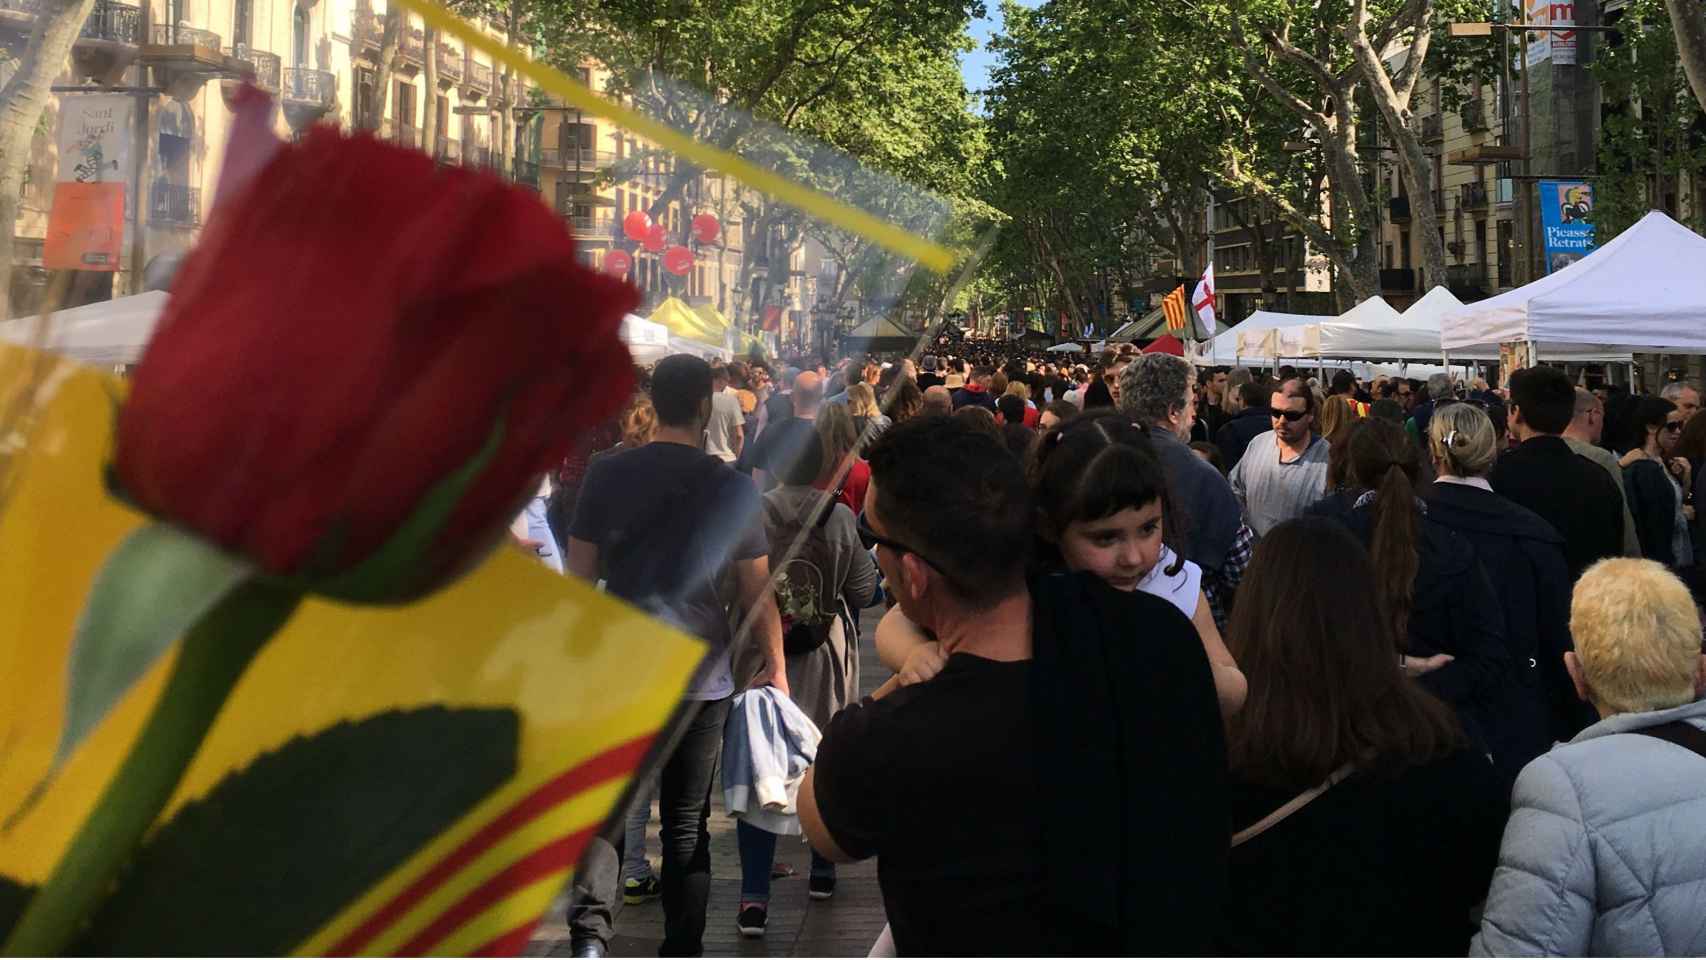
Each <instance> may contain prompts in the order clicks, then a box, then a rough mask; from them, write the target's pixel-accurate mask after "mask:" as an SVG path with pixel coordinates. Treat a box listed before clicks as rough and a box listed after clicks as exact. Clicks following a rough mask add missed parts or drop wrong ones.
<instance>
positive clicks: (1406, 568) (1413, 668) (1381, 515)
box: [1336, 419, 1515, 751]
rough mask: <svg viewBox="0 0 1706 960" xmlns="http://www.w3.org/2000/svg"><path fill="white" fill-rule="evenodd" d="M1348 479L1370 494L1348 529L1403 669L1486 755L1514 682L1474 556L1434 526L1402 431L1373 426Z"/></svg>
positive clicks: (1355, 448) (1381, 423) (1354, 451)
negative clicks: (1368, 567) (1370, 572)
mask: <svg viewBox="0 0 1706 960" xmlns="http://www.w3.org/2000/svg"><path fill="white" fill-rule="evenodd" d="M1350 458H1351V463H1350V476H1351V482H1352V483H1354V484H1355V485H1356V486H1357V487H1358V488H1359V489H1361V490H1362V491H1363V492H1362V493H1360V494H1358V495H1357V497H1356V500H1355V502H1354V504H1353V506H1352V508H1351V511H1350V512H1349V513H1348V514H1344V515H1342V516H1340V517H1338V518H1336V519H1338V520H1339V521H1340V522H1341V523H1343V524H1344V525H1345V526H1346V527H1347V528H1348V529H1349V530H1350V531H1351V533H1352V534H1354V535H1355V536H1356V537H1357V539H1358V540H1360V541H1362V543H1363V546H1364V547H1366V548H1367V549H1368V552H1369V554H1370V556H1371V557H1372V558H1373V562H1374V581H1375V589H1376V592H1377V594H1378V596H1379V599H1380V608H1381V612H1382V616H1383V617H1384V618H1385V620H1384V623H1385V626H1386V632H1387V635H1388V636H1390V637H1392V638H1393V641H1394V646H1393V650H1392V653H1393V655H1394V657H1393V658H1394V660H1396V661H1397V662H1398V664H1399V666H1400V668H1401V669H1403V670H1404V671H1405V672H1406V673H1407V674H1409V675H1410V676H1413V677H1417V678H1420V681H1421V683H1422V685H1423V686H1424V687H1426V688H1427V689H1428V690H1430V691H1432V692H1433V693H1435V694H1436V695H1438V696H1439V698H1440V699H1442V700H1444V701H1445V702H1446V703H1449V704H1451V705H1452V706H1453V707H1455V708H1456V709H1457V715H1458V720H1459V721H1461V722H1462V724H1463V726H1464V729H1465V730H1466V731H1467V732H1468V734H1469V736H1470V739H1471V740H1472V741H1473V742H1474V743H1476V744H1477V746H1479V747H1481V748H1482V749H1483V751H1485V750H1486V749H1487V748H1488V747H1489V745H1490V744H1492V743H1497V742H1500V741H1501V739H1502V738H1500V737H1499V736H1498V735H1497V733H1496V731H1493V732H1491V734H1490V731H1489V728H1490V727H1496V726H1497V725H1498V724H1499V723H1500V721H1501V719H1502V717H1501V713H1502V711H1501V709H1500V704H1501V702H1502V700H1503V697H1504V689H1503V687H1504V685H1506V684H1509V683H1512V682H1515V681H1514V679H1513V677H1512V675H1511V670H1510V661H1509V658H1508V656H1507V654H1506V652H1505V645H1504V617H1503V615H1502V614H1501V612H1500V610H1499V603H1498V599H1497V597H1496V596H1494V594H1493V590H1492V586H1491V583H1490V581H1489V579H1488V577H1487V575H1486V572H1485V571H1483V570H1482V569H1481V564H1480V560H1479V558H1478V557H1477V556H1476V553H1475V548H1474V546H1473V545H1472V544H1470V542H1469V541H1468V540H1465V539H1464V538H1463V537H1461V536H1459V535H1458V534H1457V533H1455V532H1454V531H1452V530H1450V529H1449V528H1447V527H1445V526H1443V525H1441V524H1439V523H1434V522H1431V521H1429V520H1428V519H1427V514H1426V509H1427V508H1426V506H1425V505H1423V504H1422V502H1421V501H1420V500H1418V499H1417V495H1418V493H1419V489H1418V488H1419V484H1420V474H1421V468H1420V465H1419V464H1418V463H1417V450H1416V445H1415V444H1414V443H1411V442H1410V438H1409V436H1408V435H1406V434H1405V432H1404V430H1403V428H1401V427H1399V426H1397V425H1396V424H1393V423H1388V422H1387V421H1385V420H1374V419H1370V420H1368V421H1367V422H1366V423H1365V425H1364V426H1362V427H1361V428H1359V429H1358V430H1357V431H1356V434H1355V435H1354V436H1353V437H1352V438H1351V441H1350Z"/></svg>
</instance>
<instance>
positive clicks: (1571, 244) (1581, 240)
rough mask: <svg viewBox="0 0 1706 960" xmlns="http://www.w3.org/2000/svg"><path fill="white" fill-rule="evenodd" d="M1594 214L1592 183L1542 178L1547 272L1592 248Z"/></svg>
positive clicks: (1587, 252) (1585, 253)
mask: <svg viewBox="0 0 1706 960" xmlns="http://www.w3.org/2000/svg"><path fill="white" fill-rule="evenodd" d="M1592 215H1593V184H1591V183H1584V182H1582V181H1580V180H1542V181H1540V225H1541V227H1542V229H1543V230H1544V232H1545V250H1546V272H1547V273H1556V272H1557V271H1559V270H1561V269H1563V268H1564V267H1567V266H1569V265H1570V264H1572V263H1575V262H1576V261H1577V260H1580V259H1581V258H1583V257H1585V256H1587V255H1588V254H1590V253H1592V252H1593V249H1594V242H1593V224H1592V223H1591V222H1590V221H1589V218H1590V217H1591V216H1592Z"/></svg>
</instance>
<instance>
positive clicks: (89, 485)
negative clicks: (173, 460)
mask: <svg viewBox="0 0 1706 960" xmlns="http://www.w3.org/2000/svg"><path fill="white" fill-rule="evenodd" d="M123 389H124V387H123V384H122V382H120V381H118V380H116V379H114V378H111V377H108V376H105V375H103V374H101V373H99V372H97V371H94V370H91V369H89V368H85V367H81V366H77V365H75V364H72V363H69V362H67V361H64V360H61V359H58V358H55V357H51V356H50V355H47V354H42V353H37V352H35V351H31V350H26V349H23V348H15V347H7V346H0V419H3V420H4V422H3V423H0V438H4V441H5V442H3V443H0V744H3V745H4V746H3V747H0V935H3V934H4V933H5V931H6V930H8V929H9V928H10V926H11V924H12V923H14V922H15V921H16V919H17V913H18V912H19V911H21V909H22V906H23V904H24V903H25V902H27V901H28V899H29V897H30V896H31V895H32V894H33V893H34V891H35V889H36V888H37V887H39V886H40V885H41V884H42V883H43V882H44V881H45V880H46V878H47V876H48V875H49V873H50V872H51V870H52V869H53V867H54V865H55V864H56V863H57V862H58V860H59V858H60V856H61V855H62V853H63V851H64V850H65V848H66V846H67V844H68V843H69V842H70V840H71V838H72V836H73V835H74V833H75V831H76V830H77V829H78V827H79V826H80V825H81V824H82V822H83V820H84V819H85V818H86V817H87V816H88V814H89V812H90V810H91V809H93V807H94V805H95V802H96V799H97V798H98V796H99V795H100V793H101V791H102V788H103V787H104V786H105V784H106V783H107V782H108V781H109V780H110V779H111V778H112V776H113V774H114V772H115V771H116V770H117V769H118V766H119V764H120V763H121V762H122V761H123V760H124V758H125V757H126V755H127V754H128V752H129V750H130V748H131V745H132V743H133V741H134V740H135V738H136V736H137V733H138V731H139V730H140V729H141V726H142V722H143V720H144V719H145V717H146V716H147V714H148V713H149V711H150V710H151V709H152V708H153V707H154V705H155V703H156V701H157V700H158V699H159V698H160V696H161V692H162V688H163V687H164V686H165V682H166V679H167V677H168V675H169V673H170V670H171V666H172V661H173V660H174V659H175V658H176V653H175V650H174V652H171V653H168V654H167V655H166V656H165V657H162V658H161V662H159V663H157V664H155V665H154V667H153V668H152V669H150V670H149V671H148V672H147V673H146V674H145V675H144V677H143V679H142V680H141V681H140V682H139V683H137V684H136V685H135V686H134V687H132V688H131V689H130V690H129V691H128V693H126V694H125V695H124V697H123V698H122V699H121V700H119V702H118V704H117V705H116V706H115V707H114V708H113V709H112V710H111V712H110V713H108V714H107V716H106V717H105V719H104V720H103V721H102V722H101V723H100V724H99V725H98V726H97V727H95V728H94V730H93V732H91V733H90V734H89V736H88V737H87V738H86V739H84V740H83V741H82V742H81V743H80V744H79V745H78V746H77V748H76V750H75V751H74V752H73V753H72V754H71V755H70V757H69V758H68V759H66V760H65V761H64V764H63V766H62V767H61V768H60V769H59V770H58V772H57V773H56V774H55V775H54V776H53V777H51V778H48V779H47V780H46V782H47V783H48V786H47V787H46V790H45V793H43V794H42V795H41V796H40V798H39V802H35V803H27V802H26V799H27V798H29V797H30V795H31V791H32V788H34V787H36V786H38V785H40V784H41V783H42V782H43V781H44V774H46V773H47V771H49V770H50V769H51V768H52V763H53V758H54V753H55V748H56V746H57V743H58V740H59V736H60V731H61V728H62V726H63V724H64V720H65V706H66V688H67V673H68V670H67V661H68V656H69V651H70V649H71V642H72V636H73V630H74V628H75V625H76V622H77V619H78V617H79V616H81V614H82V609H83V605H84V600H85V598H86V597H87V596H88V594H89V587H90V583H91V582H92V580H93V578H94V577H95V575H96V572H97V571H98V570H99V569H100V568H101V566H102V563H103V561H104V560H105V558H106V557H107V555H108V554H109V553H110V552H111V551H112V550H113V548H114V547H115V546H117V545H118V544H119V543H120V542H121V541H122V540H124V538H125V537H126V536H128V535H129V534H130V533H131V532H132V531H133V530H135V529H137V528H138V527H139V526H141V525H142V524H144V523H145V522H147V518H146V517H144V516H143V515H142V514H140V513H137V512H136V511H134V510H132V509H131V508H130V507H128V506H127V505H125V504H124V503H123V502H121V501H120V500H118V499H117V498H115V497H114V496H113V495H112V494H111V493H110V492H109V491H108V490H107V489H106V487H105V486H104V485H103V482H102V477H103V473H104V468H105V465H106V463H107V461H108V458H109V456H110V447H111V443H112V437H113V420H114V414H115V407H116V404H115V400H116V399H117V398H119V397H122V395H123ZM702 654H703V647H702V646H701V645H700V644H699V642H698V641H696V640H694V639H692V638H690V637H687V636H685V635H683V634H680V633H677V632H676V631H674V630H672V629H670V628H668V627H666V626H664V625H663V624H661V623H659V622H657V621H655V620H653V619H651V618H650V617H648V616H646V615H644V614H642V613H640V612H639V611H638V610H636V609H634V608H632V607H630V606H628V605H626V604H624V603H621V602H619V601H617V600H615V599H612V598H609V597H606V596H604V595H602V594H599V593H597V592H596V591H594V590H593V589H592V588H590V587H589V586H587V585H585V584H583V583H580V582H578V581H576V580H573V579H571V578H568V577H562V576H558V575H556V574H554V573H552V572H550V571H549V570H546V569H545V568H544V567H542V566H541V565H539V564H538V563H536V562H534V561H532V560H531V559H529V558H527V557H526V556H524V555H522V554H521V553H520V552H519V551H514V550H507V549H500V550H498V551H497V552H496V553H494V554H493V555H492V556H491V557H490V558H488V559H487V561H486V562H485V563H484V564H483V565H482V566H481V567H479V568H478V569H477V570H475V571H474V572H472V573H470V574H468V575H466V576H464V577H463V578H461V579H460V580H458V581H457V582H455V583H454V584H452V585H450V586H449V587H446V588H445V589H443V590H441V591H439V592H438V593H435V594H433V595H432V596H430V597H427V598H425V599H423V600H420V601H418V602H415V603H412V604H408V605H406V606H361V607H357V606H348V605H344V604H340V603H333V602H329V601H326V600H324V599H318V598H309V599H307V600H305V601H304V602H303V603H302V605H301V606H300V607H299V608H297V610H296V612H295V614H294V615H293V616H292V618H291V619H290V621H289V622H288V623H287V624H286V625H285V626H284V627H283V629H281V630H280V631H279V632H278V634H277V635H275V636H274V637H273V638H272V640H271V641H269V642H268V643H267V645H266V646H265V647H263V648H262V649H261V651H260V653H259V654H258V655H257V656H256V657H255V659H254V661H253V662H252V663H250V665H249V667H248V668H247V670H246V671H244V673H243V675H242V678H241V679H240V680H239V681H238V682H237V685H236V687H235V688H234V689H233V690H232V693H231V696H230V699H229V700H227V701H226V703H225V704H224V707H223V708H222V709H221V710H220V712H219V714H218V716H217V718H216V720H215V721H214V724H213V727H212V729H211V730H210V731H209V733H208V736H207V739H206V740H205V741H204V742H203V743H202V745H201V748H200V750H199V751H197V753H196V755H195V758H194V759H193V760H192V761H191V763H190V766H189V769H188V770H187V771H186V773H185V776H184V779H183V781H182V782H180V783H179V784H178V787H177V790H176V792H175V793H174V794H173V796H172V799H171V801H170V802H169V803H168V804H167V806H166V809H165V810H164V811H163V812H162V813H161V815H160V817H159V818H158V819H157V820H156V821H155V823H154V825H153V826H152V828H151V830H150V832H149V834H148V836H147V838H146V839H145V841H144V843H143V846H142V847H141V849H140V850H139V852H138V854H137V857H136V859H135V861H134V862H133V863H132V864H131V866H130V868H129V869H128V870H127V871H126V873H125V875H124V876H123V877H122V878H121V879H120V881H119V883H118V884H117V886H116V888H115V889H114V890H113V891H112V892H111V894H110V896H109V897H108V899H107V900H106V901H104V902H103V905H102V906H101V908H100V910H99V911H98V912H97V913H96V914H95V915H94V916H93V917H92V919H91V922H90V924H89V925H88V927H87V928H86V929H85V930H84V932H83V934H82V935H81V939H80V940H78V941H77V942H76V943H75V944H74V945H73V950H72V952H74V953H78V954H91V955H92V954H106V955H111V954H123V955H131V956H160V955H169V956H189V955H204V956H211V955H221V956H229V955H233V954H240V955H271V956H279V955H287V954H290V955H320V954H339V955H346V954H349V955H411V956H415V955H423V954H433V955H514V954H517V953H520V952H521V950H522V948H523V947H524V946H525V945H526V944H527V941H528V939H529V937H530V935H531V933H532V931H533V928H534V925H535V924H536V923H537V922H538V920H539V918H540V916H541V915H542V914H543V913H544V912H545V910H546V909H547V908H548V907H549V906H550V904H551V902H552V901H553V899H554V898H555V897H556V896H557V894H558V893H559V892H561V891H562V890H563V888H564V886H565V883H566V881H567V880H568V877H569V874H570V872H571V871H572V870H573V869H574V866H575V864H576V863H577V862H578V860H579V858H580V855H581V852H582V850H583V848H584V847H585V846H586V843H587V841H588V839H589V838H591V837H592V836H593V835H594V834H595V833H596V832H597V831H598V830H599V829H600V828H601V827H602V826H603V824H605V823H606V821H607V820H608V819H609V817H610V814H611V812H612V811H613V810H614V809H616V807H617V804H618V802H619V801H620V800H621V799H622V797H623V796H624V794H625V793H626V792H627V788H628V785H629V782H630V781H631V780H632V779H633V778H634V776H635V773H636V770H637V769H639V768H640V767H641V766H642V764H644V763H647V762H649V760H650V757H651V748H652V744H653V742H654V739H655V738H658V737H659V736H660V731H662V730H663V728H664V726H665V724H666V721H667V720H668V718H669V717H670V716H671V714H672V711H673V710H674V709H675V707H676V704H677V702H678V701H679V699H680V697H681V693H682V691H683V689H684V688H685V686H686V683H687V680H688V678H689V676H690V675H691V673H692V671H693V669H694V667H695V666H696V665H697V664H698V662H699V660H700V658H701V656H702Z"/></svg>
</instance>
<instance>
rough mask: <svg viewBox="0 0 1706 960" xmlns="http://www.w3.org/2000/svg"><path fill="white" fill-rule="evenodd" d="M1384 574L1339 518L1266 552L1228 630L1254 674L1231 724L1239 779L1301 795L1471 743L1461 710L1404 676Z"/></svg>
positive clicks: (1299, 530) (1270, 544)
mask: <svg viewBox="0 0 1706 960" xmlns="http://www.w3.org/2000/svg"><path fill="white" fill-rule="evenodd" d="M1374 577H1375V574H1374V569H1373V568H1372V566H1371V564H1370V562H1369V557H1368V554H1367V553H1366V552H1365V551H1364V550H1363V548H1362V544H1361V543H1358V542H1357V540H1356V538H1355V537H1353V536H1351V534H1350V533H1349V532H1348V531H1346V530H1345V528H1344V527H1343V526H1342V525H1340V524H1338V523H1336V522H1334V521H1332V520H1327V519H1323V518H1319V517H1305V518H1302V519H1298V520H1290V521H1287V522H1285V523H1282V524H1280V525H1279V526H1277V527H1275V528H1274V529H1272V530H1270V531H1269V532H1268V534H1267V536H1265V537H1263V538H1262V540H1261V542H1260V543H1258V544H1257V546H1256V553H1255V556H1254V558H1253V559H1252V560H1251V563H1250V568H1249V570H1247V571H1246V572H1245V574H1244V582H1243V585H1242V586H1240V587H1239V588H1238V603H1237V604H1236V605H1235V606H1234V607H1233V610H1232V621H1231V623H1230V624H1228V626H1227V633H1226V643H1227V647H1228V648H1229V649H1230V650H1231V653H1232V656H1233V658H1234V659H1235V660H1237V661H1238V666H1239V668H1240V669H1241V670H1243V671H1244V675H1245V676H1246V677H1248V678H1250V692H1249V696H1248V698H1247V699H1246V700H1245V702H1244V709H1243V710H1241V711H1239V713H1238V714H1236V715H1235V716H1234V717H1232V718H1231V719H1230V720H1228V721H1227V723H1228V743H1227V746H1228V761H1229V763H1230V765H1231V768H1232V772H1233V774H1234V775H1235V776H1236V777H1237V778H1238V779H1240V780H1243V781H1246V782H1250V783H1256V784H1260V785H1263V786H1269V787H1275V788H1279V789H1282V790H1284V791H1286V792H1292V791H1299V790H1304V789H1307V788H1309V787H1313V786H1316V785H1317V784H1319V783H1321V782H1322V781H1323V780H1326V779H1327V777H1328V776H1329V775H1330V774H1332V772H1333V771H1335V770H1337V769H1339V768H1340V767H1341V766H1344V765H1345V764H1347V763H1348V764H1354V765H1355V766H1356V768H1357V770H1358V771H1359V772H1364V773H1377V774H1383V775H1394V774H1396V773H1398V772H1400V771H1402V770H1404V769H1405V768H1408V767H1411V766H1416V765H1419V764H1423V763H1426V762H1428V761H1429V760H1432V759H1434V758H1437V757H1441V756H1444V755H1446V754H1449V753H1451V752H1452V751H1453V750H1455V749H1458V748H1459V747H1460V746H1461V745H1462V744H1463V742H1464V740H1463V734H1462V731H1461V729H1460V728H1459V726H1458V724H1457V720H1456V717H1455V716H1454V715H1453V714H1452V712H1451V709H1450V708H1449V707H1447V706H1446V705H1445V704H1443V703H1441V702H1440V701H1439V700H1436V699H1435V698H1434V697H1433V696H1432V695H1430V694H1429V693H1427V692H1426V691H1424V690H1423V689H1422V688H1421V687H1420V686H1418V685H1416V684H1415V683H1413V682H1411V681H1409V680H1408V679H1406V678H1405V677H1404V675H1403V672H1402V671H1401V670H1400V669H1399V666H1398V658H1397V656H1396V654H1395V653H1394V650H1393V648H1394V646H1396V642H1395V639H1394V637H1393V636H1392V634H1391V633H1390V632H1389V628H1388V626H1387V625H1388V623H1389V622H1390V618H1389V617H1388V616H1387V615H1386V611H1385V610H1384V609H1383V607H1382V605H1381V601H1380V592H1379V591H1378V590H1377V589H1376V587H1375V582H1374Z"/></svg>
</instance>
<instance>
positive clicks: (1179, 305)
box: [1161, 283, 1188, 330]
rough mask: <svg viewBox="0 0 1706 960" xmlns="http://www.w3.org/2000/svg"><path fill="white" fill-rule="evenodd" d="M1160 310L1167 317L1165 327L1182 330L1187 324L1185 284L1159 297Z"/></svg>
mask: <svg viewBox="0 0 1706 960" xmlns="http://www.w3.org/2000/svg"><path fill="white" fill-rule="evenodd" d="M1161 312H1162V314H1163V315H1164V316H1166V318H1167V329H1169V330H1183V329H1185V327H1186V326H1187V324H1188V321H1187V320H1186V319H1185V285H1184V284H1182V283H1181V284H1179V288H1178V289H1177V290H1174V291H1173V292H1172V293H1169V294H1167V296H1165V297H1163V298H1161Z"/></svg>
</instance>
